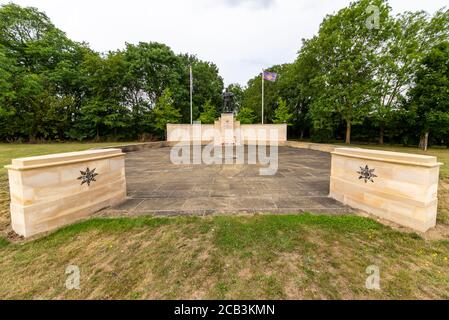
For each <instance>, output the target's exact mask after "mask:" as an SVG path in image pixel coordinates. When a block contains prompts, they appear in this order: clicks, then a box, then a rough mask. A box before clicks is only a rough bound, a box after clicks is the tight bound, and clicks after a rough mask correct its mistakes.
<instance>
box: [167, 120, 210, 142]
mask: <svg viewBox="0 0 449 320" xmlns="http://www.w3.org/2000/svg"><path fill="white" fill-rule="evenodd" d="M195 130H196V131H195ZM214 130H215V129H214V125H213V124H201V125H199V124H194V125H190V124H167V142H169V143H172V142H191V141H199V140H201V141H202V142H211V141H213V140H214V132H215V131H214Z"/></svg>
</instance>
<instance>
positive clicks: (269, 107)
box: [241, 65, 288, 123]
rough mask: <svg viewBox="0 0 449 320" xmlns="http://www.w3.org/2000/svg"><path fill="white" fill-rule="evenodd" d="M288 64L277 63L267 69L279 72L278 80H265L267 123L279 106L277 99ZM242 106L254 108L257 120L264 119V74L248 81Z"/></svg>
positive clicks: (265, 113)
mask: <svg viewBox="0 0 449 320" xmlns="http://www.w3.org/2000/svg"><path fill="white" fill-rule="evenodd" d="M287 68H288V65H276V66H273V67H271V68H269V69H268V70H267V71H270V72H276V73H278V74H279V77H278V80H277V81H275V82H271V81H265V89H264V91H265V92H264V97H265V98H264V116H265V121H264V122H265V123H270V122H272V120H273V117H274V110H276V108H277V102H278V101H277V99H278V97H279V90H280V86H279V83H280V82H279V81H280V79H281V78H282V77H283V74H284V72H285V71H286V69H287ZM241 104H242V108H246V109H251V110H253V112H254V114H255V115H256V120H255V121H256V122H261V120H262V75H261V74H259V75H258V76H257V77H255V78H253V79H251V80H249V81H248V85H247V88H246V89H245V91H244V92H243V97H242V102H241Z"/></svg>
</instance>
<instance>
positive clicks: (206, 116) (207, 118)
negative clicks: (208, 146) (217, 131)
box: [199, 100, 217, 124]
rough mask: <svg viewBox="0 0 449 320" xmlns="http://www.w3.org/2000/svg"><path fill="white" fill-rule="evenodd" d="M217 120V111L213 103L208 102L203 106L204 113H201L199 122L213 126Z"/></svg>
mask: <svg viewBox="0 0 449 320" xmlns="http://www.w3.org/2000/svg"><path fill="white" fill-rule="evenodd" d="M216 119H217V109H216V108H215V106H213V105H212V102H211V101H210V100H208V101H206V103H205V104H204V106H203V112H202V113H201V115H200V118H199V120H200V121H201V123H204V124H212V123H214V122H215V120H216Z"/></svg>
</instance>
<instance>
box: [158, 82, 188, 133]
mask: <svg viewBox="0 0 449 320" xmlns="http://www.w3.org/2000/svg"><path fill="white" fill-rule="evenodd" d="M180 120H181V113H180V112H179V110H178V109H176V108H175V107H174V101H173V95H172V93H171V90H170V89H165V90H164V91H163V92H162V95H161V97H160V98H159V99H158V101H157V103H156V107H155V108H154V110H153V123H152V125H153V127H154V130H155V132H156V133H157V134H159V136H160V137H163V136H164V135H165V132H166V128H167V123H179V121H180Z"/></svg>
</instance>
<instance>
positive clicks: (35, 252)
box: [0, 214, 449, 299]
mask: <svg viewBox="0 0 449 320" xmlns="http://www.w3.org/2000/svg"><path fill="white" fill-rule="evenodd" d="M0 255H1V256H2V259H1V261H0V270H1V271H0V275H1V278H2V281H1V282H0V298H4V299H37V298H48V299H148V298H150V299H217V298H220V299H323V298H325V299H414V298H416V299H432V298H436V299H448V298H449V274H448V273H447V269H448V267H449V242H448V241H425V240H423V239H421V238H420V237H418V236H417V235H415V234H404V233H400V232H397V231H394V230H392V229H390V228H389V227H385V226H382V225H380V224H378V223H377V222H374V221H372V220H369V219H366V218H362V217H356V216H314V215H310V214H305V215H299V216H274V215H267V216H265V215H264V216H252V217H207V218H195V217H177V218H151V217H140V218H120V219H91V220H87V221H85V222H82V223H78V224H75V225H72V226H69V227H66V228H63V229H61V230H59V231H57V232H55V233H53V234H51V235H49V236H46V237H44V238H42V239H39V240H36V241H32V242H28V243H22V244H9V245H5V244H4V241H0ZM373 264H374V265H377V266H379V268H380V272H381V274H380V276H381V290H380V291H371V290H367V289H366V288H365V280H366V277H367V276H368V275H367V274H366V273H365V270H366V268H367V267H368V266H370V265H373ZM68 265H76V266H78V267H79V268H80V270H81V282H80V286H81V289H80V290H67V289H66V288H65V286H64V284H65V280H66V277H67V275H66V274H65V269H66V267H67V266H68Z"/></svg>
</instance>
